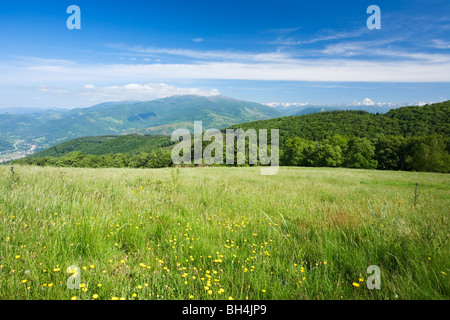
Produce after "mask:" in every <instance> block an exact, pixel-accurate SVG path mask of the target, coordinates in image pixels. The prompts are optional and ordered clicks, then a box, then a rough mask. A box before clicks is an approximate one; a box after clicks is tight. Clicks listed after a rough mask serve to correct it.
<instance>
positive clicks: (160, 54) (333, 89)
mask: <svg viewBox="0 0 450 320" xmlns="http://www.w3.org/2000/svg"><path fill="white" fill-rule="evenodd" d="M72 4H74V5H78V6H79V7H80V8H81V30H69V29H68V28H67V27H66V20H67V18H68V17H69V14H67V13H66V9H67V7H68V6H69V5H72ZM372 4H375V5H378V6H379V7H380V8H381V29H380V30H369V29H368V28H367V27H366V20H367V18H368V17H369V16H370V15H369V14H367V13H366V9H367V7H368V6H369V5H372ZM0 30H1V31H0V109H1V108H11V107H41V108H48V107H51V108H55V107H59V108H74V107H87V106H90V105H93V104H96V103H100V102H105V101H119V100H152V99H157V98H162V97H166V96H170V95H174V94H200V95H215V94H222V95H226V96H230V97H234V98H239V99H246V100H252V101H257V102H261V103H264V102H291V103H293V102H298V103H306V102H308V103H310V104H347V103H382V102H384V103H399V104H408V103H421V102H432V101H442V100H447V99H450V2H449V1H447V0H428V1H417V0H408V1H404V0H395V1H392V0H390V1H384V0H383V1H372V0H371V1H365V0H345V1H321V0H317V1H300V0H292V1H262V0H259V1H253V0H247V1H244V0H241V1H235V0H223V1H216V0H209V1H196V0H191V1H186V0H184V1H133V0H130V1H126V2H125V1H123V2H122V1H82V0H73V1H2V5H1V7H0Z"/></svg>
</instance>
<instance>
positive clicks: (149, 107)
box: [0, 95, 281, 160]
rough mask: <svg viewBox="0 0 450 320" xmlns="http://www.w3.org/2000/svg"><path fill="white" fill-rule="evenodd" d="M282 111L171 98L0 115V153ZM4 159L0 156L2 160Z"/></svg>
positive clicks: (215, 99) (219, 124) (221, 124)
mask: <svg viewBox="0 0 450 320" xmlns="http://www.w3.org/2000/svg"><path fill="white" fill-rule="evenodd" d="M279 116H281V114H280V113H279V112H278V111H276V110H274V109H273V108H271V107H268V106H265V105H262V104H259V103H255V102H248V101H242V100H236V99H232V98H228V97H224V96H211V97H203V96H193V95H185V96H173V97H169V98H164V99H159V100H153V101H146V102H113V103H102V104H98V105H95V106H92V107H89V108H78V109H71V110H48V111H36V112H32V113H18V114H12V113H4V114H0V152H2V153H3V154H7V153H8V152H10V153H14V152H16V151H18V150H19V151H20V150H22V154H20V152H19V153H18V154H15V155H14V156H12V158H15V157H20V156H23V155H24V154H23V152H25V150H27V149H29V148H31V147H33V146H34V148H35V149H36V150H42V149H44V148H47V147H49V146H52V145H55V144H58V143H61V142H64V141H68V140H71V139H75V138H79V137H85V136H100V135H120V134H133V133H139V134H166V135H167V134H170V133H171V132H172V131H173V130H174V129H176V128H187V129H190V128H191V127H192V126H193V122H194V121H202V122H203V128H205V129H208V128H217V129H221V128H225V127H227V126H230V125H232V124H236V123H241V122H248V121H255V120H262V119H270V118H275V117H279ZM0 160H1V159H0Z"/></svg>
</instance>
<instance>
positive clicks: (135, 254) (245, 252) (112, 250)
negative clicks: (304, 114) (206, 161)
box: [0, 166, 450, 300]
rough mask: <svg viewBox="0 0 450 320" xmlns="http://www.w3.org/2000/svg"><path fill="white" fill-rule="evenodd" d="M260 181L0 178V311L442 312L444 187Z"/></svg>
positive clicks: (10, 174)
mask: <svg viewBox="0 0 450 320" xmlns="http://www.w3.org/2000/svg"><path fill="white" fill-rule="evenodd" d="M259 172H260V171H259V169H258V168H184V169H175V168H167V169H145V170H141V169H76V168H50V167H20V166H15V167H14V170H13V171H11V169H10V167H6V166H0V220H1V232H0V265H1V268H0V299H72V298H73V299H75V298H76V299H83V300H85V299H87V300H91V299H108V300H110V299H127V300H128V299H164V300H166V299H186V300H188V299H241V300H245V299H249V300H253V299H294V300H297V299H343V300H346V299H449V298H450V285H449V284H450V283H449V274H450V270H449V268H450V252H449V251H450V249H449V248H450V246H449V237H448V236H449V230H450V229H449V208H450V175H448V174H438V173H415V172H391V171H371V170H352V169H342V168H337V169H329V168H323V169H322V168H301V167H300V168H298V167H297V168H290V167H282V168H280V171H279V173H278V175H275V176H261V175H259ZM416 183H418V184H419V185H418V195H417V196H416V197H415V196H414V192H415V186H416ZM72 265H74V266H78V267H79V269H80V271H79V272H78V273H76V274H75V275H72V276H71V274H70V273H68V272H67V271H68V270H67V269H68V267H69V266H72ZM370 265H377V266H379V267H380V269H381V289H379V290H376V289H374V290H369V289H368V288H367V287H366V280H367V278H368V274H367V273H366V269H367V267H368V266H370ZM77 275H79V276H80V282H81V287H80V289H72V290H71V289H69V288H68V287H67V284H66V283H67V280H68V278H69V277H72V279H73V277H76V276H77Z"/></svg>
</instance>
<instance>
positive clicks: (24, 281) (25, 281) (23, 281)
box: [20, 279, 28, 283]
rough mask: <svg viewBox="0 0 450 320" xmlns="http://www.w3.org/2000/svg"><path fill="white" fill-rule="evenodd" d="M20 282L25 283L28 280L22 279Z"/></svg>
mask: <svg viewBox="0 0 450 320" xmlns="http://www.w3.org/2000/svg"><path fill="white" fill-rule="evenodd" d="M20 282H22V283H27V282H28V280H27V279H24V280H22V281H20Z"/></svg>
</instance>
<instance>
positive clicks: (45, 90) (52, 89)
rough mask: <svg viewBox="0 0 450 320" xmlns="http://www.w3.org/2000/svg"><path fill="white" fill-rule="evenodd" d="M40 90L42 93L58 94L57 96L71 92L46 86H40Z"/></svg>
mask: <svg viewBox="0 0 450 320" xmlns="http://www.w3.org/2000/svg"><path fill="white" fill-rule="evenodd" d="M38 90H39V91H41V92H48V93H57V94H64V93H68V92H69V91H68V90H66V89H62V88H54V87H47V86H44V85H41V86H39V88H38Z"/></svg>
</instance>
